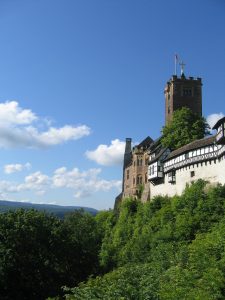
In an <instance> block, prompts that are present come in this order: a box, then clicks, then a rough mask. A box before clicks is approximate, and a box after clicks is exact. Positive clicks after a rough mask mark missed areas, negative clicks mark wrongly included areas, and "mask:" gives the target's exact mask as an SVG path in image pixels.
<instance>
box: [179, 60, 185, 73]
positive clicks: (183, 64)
mask: <svg viewBox="0 0 225 300" xmlns="http://www.w3.org/2000/svg"><path fill="white" fill-rule="evenodd" d="M179 65H180V67H181V76H182V75H184V66H185V65H186V64H185V63H184V62H183V61H181V62H180V63H179Z"/></svg>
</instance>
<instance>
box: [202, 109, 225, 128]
mask: <svg viewBox="0 0 225 300" xmlns="http://www.w3.org/2000/svg"><path fill="white" fill-rule="evenodd" d="M223 117H224V114H223V113H222V112H220V113H215V114H211V115H209V116H208V117H207V118H206V120H207V123H208V124H209V126H210V127H211V128H212V127H213V126H214V125H215V124H216V122H217V121H218V120H219V119H221V118H223Z"/></svg>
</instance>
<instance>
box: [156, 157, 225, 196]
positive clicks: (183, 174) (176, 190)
mask: <svg viewBox="0 0 225 300" xmlns="http://www.w3.org/2000/svg"><path fill="white" fill-rule="evenodd" d="M193 172H194V173H193ZM198 179H203V180H205V181H209V182H210V184H212V185H215V184H217V183H221V184H225V155H223V156H222V157H220V158H215V159H213V160H211V161H205V162H200V163H196V164H192V165H190V166H185V167H182V168H180V169H177V170H176V182H175V183H169V182H168V173H167V174H165V177H164V183H161V184H155V185H153V184H152V183H151V182H150V197H151V199H152V198H153V197H155V196H157V195H162V196H165V195H168V196H174V195H181V194H182V192H183V191H184V189H185V187H186V185H187V184H190V183H192V182H194V181H196V180H198Z"/></svg>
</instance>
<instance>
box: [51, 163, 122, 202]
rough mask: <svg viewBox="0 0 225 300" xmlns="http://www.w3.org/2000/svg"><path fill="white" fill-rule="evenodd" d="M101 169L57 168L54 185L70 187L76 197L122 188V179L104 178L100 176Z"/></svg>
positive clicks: (53, 180) (53, 179)
mask: <svg viewBox="0 0 225 300" xmlns="http://www.w3.org/2000/svg"><path fill="white" fill-rule="evenodd" d="M100 173H101V169H89V170H87V171H80V170H79V169H78V168H74V169H72V170H67V169H66V168H65V167H62V168H59V169H57V170H55V172H54V175H53V177H52V185H53V187H56V188H69V189H72V190H73V192H74V197H75V198H81V197H86V196H89V195H91V194H93V193H95V192H99V191H109V190H111V189H117V190H119V189H121V181H120V180H104V179H101V178H99V174H100Z"/></svg>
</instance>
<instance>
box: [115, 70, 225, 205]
mask: <svg viewBox="0 0 225 300" xmlns="http://www.w3.org/2000/svg"><path fill="white" fill-rule="evenodd" d="M164 94H165V123H166V124H168V123H169V122H170V121H171V119H172V116H173V112H174V111H176V110H177V109H180V108H182V107H188V108H189V109H191V110H192V111H193V112H194V113H197V114H199V115H200V116H201V115H202V80H201V78H193V77H189V78H186V77H185V75H184V72H183V70H182V73H181V76H180V77H178V76H176V75H173V76H172V78H171V79H170V80H169V81H168V82H167V84H166V87H165V90H164ZM213 129H216V130H217V134H216V135H214V136H210V137H206V138H204V139H201V140H195V141H194V142H192V143H190V144H187V145H185V146H183V147H181V148H179V149H177V150H175V151H172V152H171V151H170V149H168V148H163V147H162V145H161V143H160V138H159V139H157V140H155V141H153V140H152V139H151V138H150V137H147V138H146V139H144V140H143V141H142V142H141V143H140V144H139V145H136V146H134V147H133V148H132V140H131V139H130V138H127V139H126V147H125V153H124V163H123V185H122V193H121V194H120V195H119V196H118V197H117V199H116V202H117V201H119V200H121V198H122V199H123V198H126V197H138V198H141V200H142V201H147V200H148V199H151V198H153V197H154V196H156V195H168V196H174V195H176V194H177V195H180V194H181V193H182V192H183V190H184V189H185V187H186V185H187V184H190V183H191V182H193V181H195V180H197V179H203V180H206V181H208V182H209V183H210V184H217V183H221V184H225V117H224V118H222V119H220V120H219V121H218V122H217V123H216V124H215V125H214V127H213Z"/></svg>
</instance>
